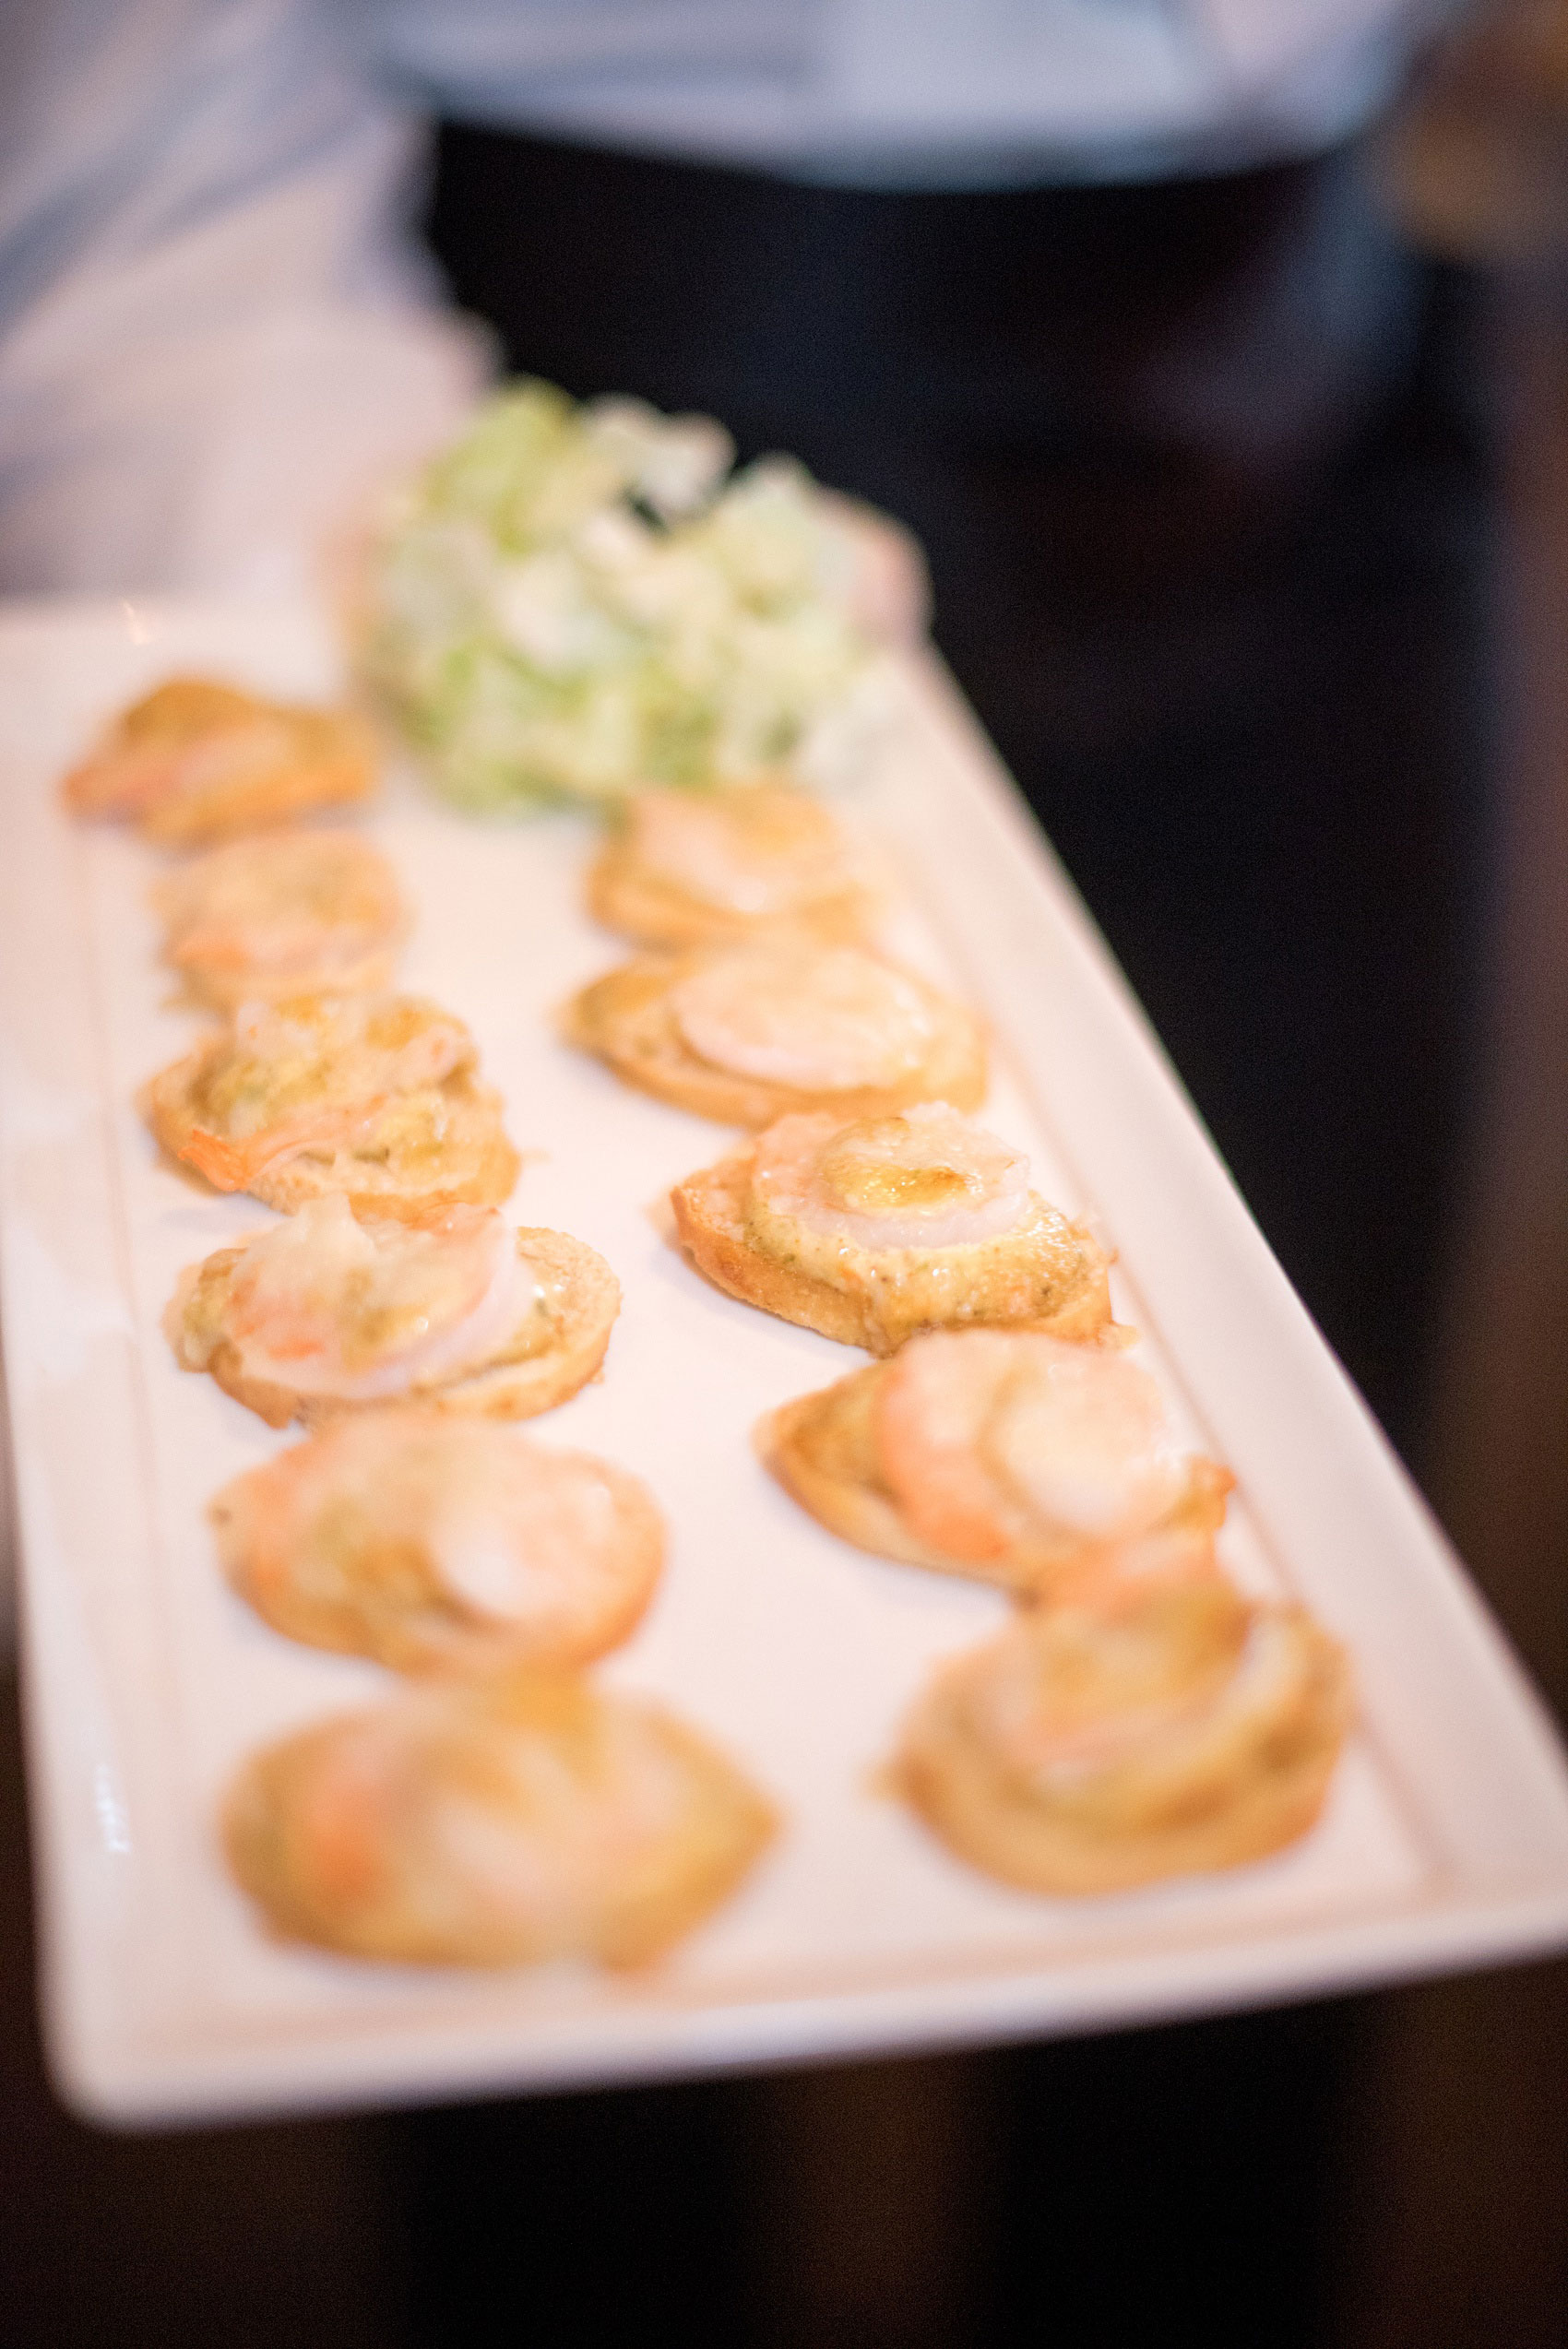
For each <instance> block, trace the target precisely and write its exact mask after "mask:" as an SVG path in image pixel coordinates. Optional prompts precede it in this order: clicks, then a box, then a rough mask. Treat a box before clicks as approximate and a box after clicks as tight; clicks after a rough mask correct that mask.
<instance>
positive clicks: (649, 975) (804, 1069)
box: [565, 936, 986, 1126]
mask: <svg viewBox="0 0 1568 2349" xmlns="http://www.w3.org/2000/svg"><path fill="white" fill-rule="evenodd" d="M565 1033H566V1036H567V1038H568V1040H569V1041H570V1042H572V1043H574V1044H577V1045H580V1046H581V1047H582V1048H583V1049H584V1050H586V1051H589V1052H597V1053H598V1054H599V1056H600V1059H601V1060H604V1061H607V1062H609V1063H610V1066H611V1067H612V1069H614V1070H615V1072H616V1074H618V1075H620V1076H623V1077H624V1078H625V1079H626V1080H627V1081H628V1083H630V1084H632V1085H636V1086H640V1087H641V1088H642V1090H643V1091H644V1092H645V1093H653V1094H656V1095H657V1096H658V1097H659V1099H660V1100H661V1101H671V1102H673V1103H674V1104H675V1106H676V1107H677V1108H678V1109H695V1111H696V1112H697V1113H698V1115H699V1116H702V1117H709V1118H718V1119H720V1120H722V1121H723V1122H724V1123H726V1124H728V1125H750V1126H763V1125H771V1124H772V1122H773V1121H774V1120H775V1119H776V1118H780V1117H783V1116H785V1115H787V1114H788V1113H789V1112H790V1110H805V1109H832V1110H835V1111H837V1114H838V1116H839V1117H840V1118H841V1119H848V1118H853V1117H874V1116H876V1115H877V1114H879V1113H880V1112H883V1111H889V1110H895V1109H904V1108H906V1107H907V1106H908V1105H909V1103H911V1102H915V1101H938V1100H939V1101H951V1102H954V1103H956V1105H957V1106H958V1107H959V1108H960V1109H974V1108H975V1107H977V1106H978V1104H979V1103H980V1100H981V1099H982V1098H983V1097H984V1094H985V1084H986V1060H985V1042H984V1038H983V1037H982V1034H981V1031H980V1025H979V1023H978V1022H977V1021H976V1020H975V1019H974V1018H973V1016H972V1015H971V1014H969V1013H968V1012H967V1011H966V1010H965V1009H964V1008H963V1006H962V1005H961V1004H959V1003H956V1002H954V1001H953V1000H952V998H951V997H950V996H946V995H944V994H942V993H941V992H940V991H939V990H938V989H936V988H934V987H932V985H931V984H930V983H929V981H927V980H926V979H920V978H917V977H916V975H915V974H914V972H912V971H908V970H903V969H900V968H899V967H897V966H896V965H895V964H892V963H889V962H885V961H884V960H882V958H881V957H880V956H878V955H872V954H868V953H867V952H866V951H865V950H864V949H863V948H861V947H856V946H827V945H823V944H821V943H818V942H815V941H814V940H811V939H808V938H802V937H799V936H787V937H778V938H768V939H765V940H756V941H754V942H752V943H747V944H744V945H739V946H719V947H694V948H692V949H691V950H690V952H688V953H686V954H682V955H639V956H637V957H636V960H635V961H633V962H629V963H626V964H624V965H623V967H621V968H620V969H619V970H613V971H611V972H609V973H608V974H607V975H606V976H605V977H604V978H603V979H598V980H596V981H595V982H594V984H593V985H592V986H590V987H586V988H585V989H584V990H583V991H582V993H581V994H580V995H578V996H577V997H576V999H575V1000H574V1002H572V1003H571V1004H570V1005H569V1006H568V1008H567V1012H566V1015H565Z"/></svg>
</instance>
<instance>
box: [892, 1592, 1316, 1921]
mask: <svg viewBox="0 0 1568 2349" xmlns="http://www.w3.org/2000/svg"><path fill="white" fill-rule="evenodd" d="M1350 1711H1351V1691H1350V1673H1349V1667H1348V1659H1347V1657H1346V1655H1345V1652H1344V1650H1343V1649H1342V1648H1341V1647H1340V1645H1339V1643H1338V1642H1337V1641H1336V1640H1333V1639H1331V1638H1330V1637H1329V1635H1328V1633H1327V1632H1326V1631H1324V1630H1323V1629H1322V1627H1321V1626H1320V1625H1319V1624H1317V1623H1316V1622H1314V1621H1313V1618H1312V1617H1311V1616H1310V1615H1309V1614H1308V1612H1307V1610H1306V1609H1305V1608H1301V1607H1272V1606H1263V1605H1249V1604H1248V1603H1247V1602H1246V1601H1244V1600H1243V1599H1241V1597H1240V1596H1239V1595H1238V1594H1237V1593H1236V1592H1234V1591H1233V1590H1231V1589H1230V1588H1229V1585H1228V1584H1225V1583H1224V1582H1223V1581H1222V1580H1214V1581H1210V1582H1207V1583H1200V1584H1189V1585H1187V1586H1185V1587H1184V1588H1179V1589H1177V1588H1170V1587H1167V1588H1163V1589H1157V1590H1151V1591H1147V1592H1141V1593H1137V1594H1134V1595H1130V1596H1129V1595H1123V1597H1122V1599H1121V1600H1120V1601H1119V1602H1118V1603H1117V1604H1115V1605H1114V1606H1108V1607H1105V1608H1044V1609H1038V1610H1031V1611H1030V1612H1028V1613H1027V1614H1024V1615H1022V1616H1020V1617H1019V1618H1017V1619H1016V1620H1015V1622H1014V1623H1013V1625H1012V1626H1011V1627H1010V1628H1009V1629H1008V1630H1007V1631H1004V1632H1003V1634H1002V1636H1001V1638H1000V1639H997V1640H994V1641H992V1643H990V1644H989V1645H988V1646H986V1647H983V1648H979V1649H976V1650H973V1651H971V1652H970V1653H969V1654H968V1655H962V1656H959V1657H958V1658H956V1660H955V1661H954V1662H953V1663H951V1664H949V1665H947V1666H946V1667H944V1669H943V1670H942V1671H940V1672H939V1673H938V1675H937V1677H936V1679H935V1680H934V1681H933V1682H932V1686H931V1687H930V1688H929V1689H928V1690H927V1691H926V1693H925V1694H924V1696H922V1697H921V1699H920V1700H919V1702H917V1703H916V1705H915V1707H914V1710H913V1711H912V1713H911V1714H910V1715H909V1719H908V1721H907V1722H906V1724H905V1727H904V1733H903V1738H902V1742H901V1744H900V1747H899V1750H898V1753H897V1758H896V1759H895V1761H894V1762H893V1764H892V1766H891V1769H890V1771H889V1774H888V1778H889V1785H890V1790H892V1791H895V1792H897V1793H898V1794H900V1795H902V1796H903V1797H904V1799H905V1800H906V1801H908V1802H909V1804H910V1806H911V1807H912V1808H913V1809H915V1810H916V1811H918V1812H919V1814H920V1815H921V1818H922V1819H923V1820H924V1821H925V1822H926V1824H927V1825H928V1826H929V1827H931V1828H932V1830H933V1831H934V1832H935V1833H936V1834H938V1835H939V1836H940V1837H941V1838H942V1840H943V1842H944V1843H945V1844H946V1845H948V1847H949V1849H950V1850H952V1851H954V1852H955V1853H956V1855H957V1856H958V1857H959V1858H961V1859H965V1860H968V1861H969V1862H970V1863H971V1865H973V1866H974V1867H976V1868H980V1869H984V1870H985V1872H986V1873H987V1874H988V1875H991V1876H996V1877H1000V1878H1001V1880H1003V1881H1004V1883H1008V1884H1016V1885H1018V1886H1019V1887H1021V1888H1022V1889H1023V1890H1024V1891H1026V1892H1046V1893H1064V1894H1068V1895H1073V1896H1078V1895H1085V1894H1093V1893H1101V1892H1124V1891H1129V1890H1131V1889H1132V1888H1133V1887H1134V1886H1136V1885H1140V1884H1148V1883H1153V1882H1155V1881H1158V1880H1159V1879H1161V1878H1164V1877H1170V1876H1185V1875H1192V1874H1196V1873H1199V1872H1205V1871H1207V1870H1209V1869H1220V1868H1236V1867H1240V1866H1241V1865H1243V1864H1244V1863H1245V1862H1247V1861H1249V1860H1255V1859H1262V1858H1264V1857H1266V1856H1267V1855H1268V1854H1269V1853H1271V1852H1275V1851H1278V1850H1279V1849H1280V1848H1281V1847H1282V1846H1283V1845H1287V1844H1289V1843H1293V1842H1294V1841H1295V1840H1296V1838H1297V1837H1298V1836H1300V1835H1302V1834H1304V1833H1306V1832H1307V1830H1308V1829H1309V1828H1310V1827H1311V1826H1312V1825H1313V1822H1314V1821H1315V1820H1316V1819H1317V1817H1318V1814H1319V1812H1320V1811H1321V1810H1322V1809H1323V1804H1324V1797H1325V1796H1326V1794H1327V1792H1328V1786H1329V1781H1330V1779H1331V1778H1332V1776H1333V1774H1334V1768H1335V1764H1336V1762H1337V1761H1338V1758H1339V1753H1340V1750H1341V1748H1342V1746H1343V1744H1344V1740H1345V1737H1346V1734H1347V1731H1348V1726H1349V1720H1350ZM1058 1756H1059V1757H1060V1760H1058Z"/></svg>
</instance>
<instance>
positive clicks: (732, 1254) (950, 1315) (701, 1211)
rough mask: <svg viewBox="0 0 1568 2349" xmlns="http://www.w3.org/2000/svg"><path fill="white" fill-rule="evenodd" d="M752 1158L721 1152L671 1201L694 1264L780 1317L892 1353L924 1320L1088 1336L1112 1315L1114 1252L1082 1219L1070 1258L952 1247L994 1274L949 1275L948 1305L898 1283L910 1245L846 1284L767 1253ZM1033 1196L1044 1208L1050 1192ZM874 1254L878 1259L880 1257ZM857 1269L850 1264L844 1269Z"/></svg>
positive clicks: (992, 1244)
mask: <svg viewBox="0 0 1568 2349" xmlns="http://www.w3.org/2000/svg"><path fill="white" fill-rule="evenodd" d="M751 1166H752V1154H751V1153H750V1151H742V1152H738V1153H737V1154H736V1155H735V1156H734V1157H730V1158H724V1159H721V1160H720V1161H719V1164H718V1165H717V1166H714V1167H707V1168H705V1169H703V1170H702V1172H701V1173H699V1174H695V1175H691V1176H688V1178H687V1179H686V1180H685V1181H684V1182H681V1183H677V1184H676V1186H675V1188H674V1190H673V1191H672V1192H671V1194H670V1197H671V1205H672V1207H673V1209H674V1215H675V1228H676V1231H677V1233H678V1234H679V1237H680V1240H681V1244H682V1246H683V1248H684V1250H685V1252H686V1253H687V1254H688V1256H689V1257H690V1258H691V1260H692V1263H694V1264H695V1266H696V1268H697V1270H698V1272H700V1273H701V1274H702V1275H704V1277H705V1278H706V1279H707V1280H710V1281H711V1282H712V1283H713V1285H714V1287H716V1288H721V1289H723V1290H724V1292H725V1294H726V1295H727V1296H730V1297H738V1298H739V1299H741V1301H742V1303H743V1304H746V1305H756V1306H760V1307H761V1309H762V1311H764V1312H765V1313H776V1314H778V1318H779V1319H780V1321H785V1322H796V1323H800V1324H801V1326H802V1328H804V1329H809V1330H817V1331H820V1333H821V1334H822V1335H823V1336H824V1337H832V1338H837V1340H838V1342H839V1343H840V1345H843V1346H863V1347H865V1349H866V1351H867V1353H869V1354H895V1353H897V1350H898V1348H899V1347H900V1346H902V1345H903V1344H904V1342H905V1340H906V1339H907V1338H910V1337H913V1336H915V1335H916V1334H917V1333H918V1332H919V1331H921V1330H928V1329H944V1328H953V1327H956V1326H960V1325H970V1324H973V1325H977V1326H999V1327H1005V1328H1009V1329H1036V1330H1045V1331H1048V1332H1049V1333H1050V1335H1051V1336H1053V1337H1061V1338H1070V1339H1085V1338H1092V1337H1095V1336H1098V1335H1099V1332H1100V1331H1101V1330H1102V1329H1104V1328H1105V1327H1106V1326H1107V1324H1108V1323H1110V1320H1111V1287H1110V1278H1109V1275H1110V1269H1111V1266H1110V1260H1109V1258H1108V1257H1107V1256H1106V1254H1105V1252H1104V1251H1103V1250H1102V1249H1101V1248H1100V1247H1099V1243H1098V1242H1097V1241H1096V1240H1095V1239H1094V1237H1093V1235H1092V1234H1091V1233H1090V1232H1089V1231H1087V1229H1086V1228H1084V1227H1083V1226H1082V1225H1079V1224H1074V1225H1072V1226H1070V1227H1069V1231H1070V1233H1071V1237H1072V1240H1074V1242H1075V1253H1074V1259H1073V1261H1072V1262H1071V1263H1070V1264H1068V1265H1065V1266H1063V1264H1062V1263H1046V1262H1041V1261H1040V1260H1039V1259H1038V1258H1037V1257H1036V1256H1035V1255H1034V1254H1033V1253H1032V1252H1030V1250H1029V1248H1028V1245H1027V1244H1025V1243H1021V1242H1016V1241H1011V1240H1006V1239H1004V1240H990V1241H987V1242H984V1243H983V1244H982V1245H981V1246H980V1247H977V1248H975V1249H972V1250H957V1249H955V1250H953V1251H952V1252H951V1254H952V1255H953V1256H954V1257H960V1256H968V1257H970V1258H972V1259H973V1260H974V1261H975V1263H976V1265H977V1267H978V1266H979V1265H980V1263H981V1262H982V1261H983V1263H984V1265H985V1268H986V1271H987V1274H988V1275H989V1277H988V1278H987V1279H986V1281H985V1283H984V1286H983V1288H982V1287H981V1285H980V1282H979V1280H978V1279H977V1281H976V1282H975V1283H974V1285H973V1287H971V1289H970V1290H969V1292H968V1293H966V1292H965V1290H964V1288H963V1286H962V1284H949V1285H948V1286H947V1303H948V1308H949V1310H947V1311H944V1312H942V1313H939V1314H934V1315H933V1314H931V1313H922V1311H921V1308H920V1305H919V1303H918V1302H915V1301H913V1299H911V1297H910V1295H909V1292H908V1290H903V1291H902V1292H901V1284H900V1280H899V1278H898V1275H899V1272H900V1269H901V1266H900V1264H899V1263H898V1261H897V1260H898V1259H899V1258H901V1257H902V1255H903V1254H904V1253H905V1252H903V1251H889V1252H888V1254H887V1260H886V1262H887V1272H886V1275H885V1276H884V1277H875V1278H872V1279H868V1280H865V1281H864V1282H863V1283H862V1284H861V1285H858V1286H854V1287H835V1286H833V1285H832V1284H831V1283H830V1282H828V1281H826V1280H823V1279H820V1278H819V1277H818V1276H817V1275H815V1274H814V1273H808V1272H805V1271H803V1270H802V1268H801V1267H800V1266H799V1265H796V1264H789V1263H782V1262H781V1261H780V1260H778V1258H776V1257H773V1256H769V1255H766V1254H765V1253H764V1252H763V1251H762V1250H761V1249H760V1248H758V1247H757V1245H756V1243H755V1241H754V1240H753V1238H752V1234H751V1229H750V1225H749V1220H748V1202H749V1199H750V1193H751ZM1037 1204H1038V1205H1039V1206H1040V1207H1042V1208H1043V1206H1044V1202H1043V1201H1039V1202H1037ZM1010 1252H1011V1254H1010ZM939 1253H946V1252H939ZM1015 1260H1016V1261H1015ZM869 1261H871V1263H873V1266H875V1263H876V1260H874V1259H872V1260H869ZM852 1269H853V1268H852V1267H847V1270H846V1277H847V1278H849V1275H850V1273H851V1272H852ZM999 1269H1000V1270H1001V1272H1002V1274H1003V1275H1004V1277H1003V1278H1002V1279H1000V1280H998V1279H997V1278H996V1277H995V1275H996V1274H997V1272H998V1270H999Z"/></svg>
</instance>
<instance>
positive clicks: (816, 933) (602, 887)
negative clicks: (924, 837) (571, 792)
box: [585, 836, 878, 950]
mask: <svg viewBox="0 0 1568 2349" xmlns="http://www.w3.org/2000/svg"><path fill="white" fill-rule="evenodd" d="M585 894H586V898H587V903H588V912H589V913H590V914H591V915H592V917H593V919H594V920H595V921H597V922H600V923H601V924H602V925H603V927H604V928H605V929H606V930H614V931H619V932H620V934H621V935H622V937H624V938H630V939H631V940H633V941H634V943H636V944H637V945H639V946H655V947H660V946H661V947H668V948H671V949H675V950H678V949H680V948H682V947H685V946H719V945H735V944H738V943H740V942H741V941H742V939H745V938H761V937H766V936H767V935H769V934H770V933H771V932H774V931H786V930H788V931H802V930H803V931H806V932H807V933H808V934H809V935H810V936H811V937H814V938H821V939H822V940H824V941H825V942H826V943H829V944H832V945H844V946H854V945H859V944H861V943H862V942H863V941H864V940H865V939H866V938H867V936H869V934H870V933H871V931H872V929H873V926H874V922H875V918H876V913H877V907H878V901H877V898H876V896H875V895H874V893H873V891H871V890H869V889H865V888H861V886H859V885H858V884H848V885H846V886H845V887H844V888H841V889H835V890H832V891H830V892H829V893H827V894H826V895H825V896H821V897H819V898H817V899H815V900H814V902H813V903H812V904H811V905H809V906H807V907H805V908H802V909H801V910H799V911H796V912H793V913H789V914H747V913H736V912H733V911H732V910H731V908H729V907H727V906H715V905H709V904H707V902H705V900H703V899H702V898H700V897H692V896H687V894H686V892H685V891H684V890H683V889H682V888H680V887H679V886H678V885H677V884H676V883H674V882H673V881H667V880H665V879H664V878H663V876H662V875H661V874H659V873H657V872H649V871H648V869H647V866H646V865H644V864H640V863H639V862H638V860H637V858H636V854H635V853H634V851H633V849H632V847H631V844H630V842H629V841H627V840H626V839H624V837H621V836H615V837H612V838H611V839H609V840H607V841H606V842H605V845H604V847H603V848H601V849H600V852H599V855H598V856H597V857H596V858H595V859H594V861H593V863H592V864H591V865H590V866H589V868H588V880H587V882H586V884H585Z"/></svg>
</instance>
